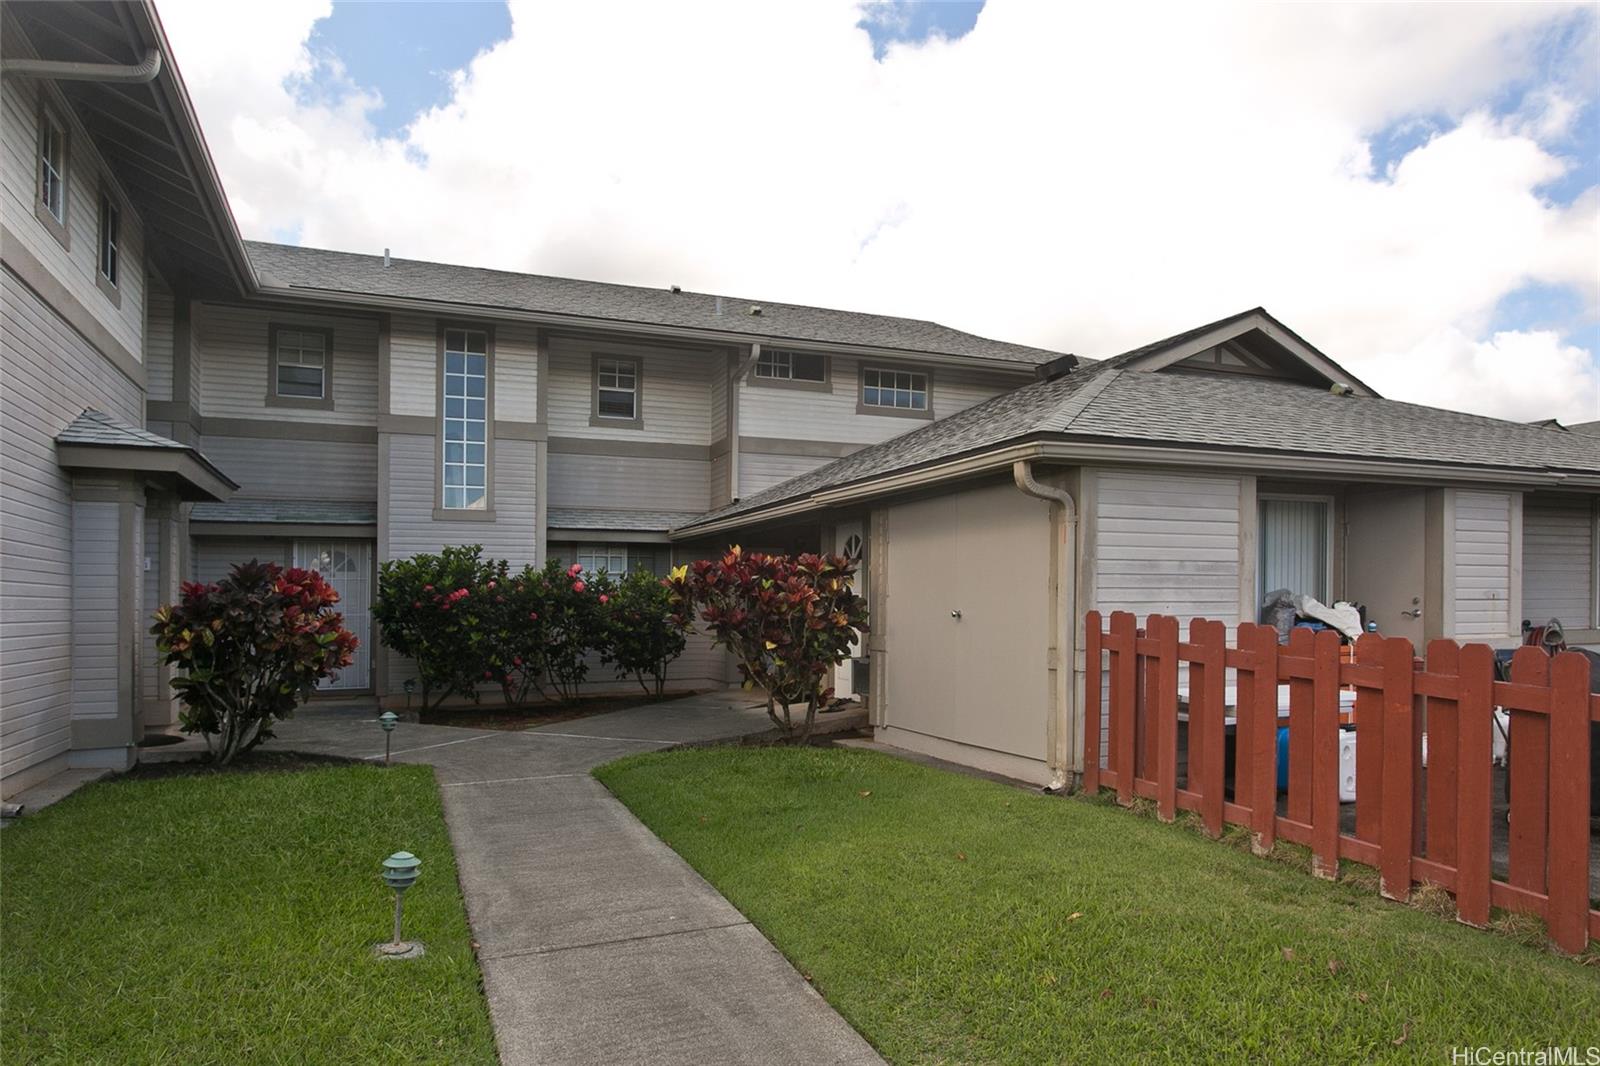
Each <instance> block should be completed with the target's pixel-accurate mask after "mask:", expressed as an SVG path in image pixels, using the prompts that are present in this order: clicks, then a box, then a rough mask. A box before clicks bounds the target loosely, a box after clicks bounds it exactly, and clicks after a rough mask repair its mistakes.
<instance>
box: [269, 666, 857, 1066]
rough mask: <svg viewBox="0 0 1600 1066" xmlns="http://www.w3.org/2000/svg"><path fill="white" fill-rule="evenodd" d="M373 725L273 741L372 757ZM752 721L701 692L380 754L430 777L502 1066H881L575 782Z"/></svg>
mask: <svg viewBox="0 0 1600 1066" xmlns="http://www.w3.org/2000/svg"><path fill="white" fill-rule="evenodd" d="M374 713H375V712H374V711H373V710H372V709H371V708H366V709H341V710H337V711H315V710H302V711H301V712H300V713H299V714H298V715H297V716H296V717H295V718H294V719H293V720H291V721H288V722H285V723H282V725H281V726H279V727H278V730H277V732H278V737H279V739H277V740H275V741H274V742H273V745H274V747H277V748H280V749H285V750H287V749H294V750H297V751H308V752H323V753H327V754H338V755H349V756H358V757H377V758H382V755H383V734H382V733H381V732H380V731H379V730H378V728H377V726H376V725H375V724H374V722H373V715H374ZM768 725H769V723H768V722H767V718H766V713H765V712H764V711H763V710H762V708H761V706H760V705H759V704H758V703H756V702H755V701H753V700H752V699H751V698H750V697H749V696H748V695H745V694H743V693H738V692H718V693H711V694H706V695H701V696H693V697H689V698H687V699H682V700H677V701H674V702H671V703H666V704H658V705H654V706H643V707H637V708H631V709H628V710H623V711H615V712H612V713H609V714H603V715H596V716H594V717H592V718H584V719H580V720H577V721H572V722H561V723H558V724H555V725H551V726H547V727H543V728H540V729H536V730H530V731H528V732H521V733H509V732H493V731H487V730H484V731H479V730H468V729H459V728H453V727H449V726H425V725H416V724H402V725H401V726H400V727H399V728H397V729H396V730H395V733H394V758H395V759H396V760H397V761H403V762H416V763H426V764H430V765H432V766H433V767H434V771H435V773H436V774H437V775H438V779H439V783H440V790H441V792H442V793H443V795H444V808H445V817H446V820H447V821H448V823H449V827H450V836H451V839H452V841H453V842H454V844H455V852H456V863H457V866H458V867H459V869H460V872H461V884H462V888H463V890H464V893H465V896H466V902H467V913H468V916H469V917H470V918H471V921H472V929H473V935H474V937H475V939H476V940H477V942H478V945H479V947H478V953H479V959H480V962H481V964H482V967H483V975H484V983H485V987H486V988H487V991H488V996H489V1008H490V1012H491V1014H492V1016H493V1019H494V1027H495V1035H496V1038H497V1040H498V1042H499V1046H500V1057H501V1061H502V1062H504V1063H506V1064H507V1066H511V1064H522V1063H541V1064H568V1063H572V1064H578V1063H583V1064H588V1063H595V1064H600V1063H685V1064H688V1063H693V1064H697V1066H698V1064H711V1063H772V1064H781V1063H797V1064H798V1063H828V1062H837V1063H877V1062H881V1061H882V1060H881V1059H880V1058H879V1057H878V1056H877V1054H876V1053H875V1052H874V1051H873V1050H872V1048H871V1047H870V1046H869V1045H868V1044H867V1042H866V1041H865V1040H863V1039H862V1038H861V1036H860V1035H859V1034H857V1033H856V1032H855V1030H853V1029H851V1028H850V1026H849V1025H848V1024H846V1023H845V1021H844V1019H842V1018H840V1017H839V1015H838V1014H837V1013H835V1012H834V1010H833V1008H831V1007H829V1006H828V1004H827V1003H826V1002H825V1001H824V1000H823V999H822V997H821V996H819V995H818V994H817V993H816V992H815V991H814V990H813V989H812V988H811V986H810V985H808V984H807V983H806V982H805V981H804V980H803V979H802V978H801V977H800V975H799V974H798V973H796V972H795V970H794V967H792V966H790V965H789V963H788V961H787V960H786V959H784V958H783V956H782V955H780V954H779V953H778V951H777V950H776V949H775V948H774V947H773V946H772V945H771V944H770V943H769V942H768V941H767V939H766V938H765V937H764V936H762V935H761V933H760V932H759V931H758V930H757V929H756V928H755V927H754V926H752V925H751V924H750V923H749V922H748V921H747V920H746V919H745V917H744V916H743V915H742V914H740V913H739V912H738V911H737V910H735V909H734V907H733V906H732V905H731V904H730V903H728V901H727V900H725V899H723V898H722V896H721V895H720V894H719V893H718V892H717V891H716V889H714V888H712V887H711V886H710V885H709V884H707V883H706V881H705V880H704V879H703V878H701V877H700V875H699V874H697V873H695V872H694V870H693V869H691V868H690V867H689V865H688V864H687V863H685V862H684V861H683V860H682V859H680V858H679V857H678V855H677V854H676V853H675V852H673V851H672V849H670V848H668V847H667V846H666V845H665V844H663V843H662V842H661V841H660V840H658V839H657V838H656V837H655V835H654V834H652V833H651V832H650V831H649V830H648V829H646V828H645V827H644V825H643V824H642V823H640V822H639V820H638V819H636V818H634V817H633V815H632V814H630V813H629V812H628V810H627V808H625V807H623V806H622V804H620V803H618V802H617V801H616V800H615V799H614V798H613V797H612V796H611V794H610V793H609V792H607V791H606V790H605V789H604V788H603V787H602V786H601V785H600V783H599V782H597V781H596V780H594V778H592V777H591V776H589V770H590V769H592V768H593V767H595V766H598V765H600V764H601V763H604V762H608V761H610V760H612V759H615V758H618V757H619V756H622V755H627V754H630V753H633V752H640V751H653V750H659V749H661V748H665V747H670V746H672V745H674V744H680V743H691V742H696V741H707V740H716V739H722V738H731V737H738V736H743V735H748V734H751V733H760V732H764V731H765V730H766V728H767V726H768ZM422 858H423V861H424V863H426V861H427V856H423V857H422ZM424 868H426V867H424Z"/></svg>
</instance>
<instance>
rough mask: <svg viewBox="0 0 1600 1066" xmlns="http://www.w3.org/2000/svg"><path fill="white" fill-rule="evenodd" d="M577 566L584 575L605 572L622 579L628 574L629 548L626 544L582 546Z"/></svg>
mask: <svg viewBox="0 0 1600 1066" xmlns="http://www.w3.org/2000/svg"><path fill="white" fill-rule="evenodd" d="M577 555H578V558H577V560H576V562H577V564H578V565H579V566H581V567H583V570H584V573H587V574H597V573H599V572H600V571H602V570H604V571H605V572H606V573H608V574H612V575H614V576H617V577H620V576H622V575H623V574H626V573H627V572H628V546H627V545H626V544H580V545H579V546H578V552H577Z"/></svg>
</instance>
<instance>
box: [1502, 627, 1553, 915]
mask: <svg viewBox="0 0 1600 1066" xmlns="http://www.w3.org/2000/svg"><path fill="white" fill-rule="evenodd" d="M1511 680H1512V682H1513V683H1515V684H1519V685H1537V686H1539V687H1541V688H1542V687H1544V686H1546V685H1548V684H1549V683H1550V657H1549V656H1548V655H1546V654H1545V653H1544V652H1542V651H1540V650H1539V649H1538V648H1518V649H1517V651H1516V654H1514V655H1512V657H1511ZM1506 746H1507V751H1508V754H1507V760H1506V761H1507V766H1506V774H1507V776H1509V777H1510V779H1511V845H1510V852H1511V870H1510V876H1509V877H1508V878H1507V880H1509V881H1510V882H1511V883H1512V884H1513V885H1515V886H1517V887H1518V888H1526V889H1529V890H1531V891H1533V892H1543V891H1544V886H1545V840H1546V838H1547V836H1548V834H1549V831H1550V795H1549V788H1548V785H1549V781H1550V719H1549V718H1547V717H1546V716H1545V715H1542V714H1536V713H1534V712H1532V711H1525V710H1517V709H1516V708H1511V735H1510V737H1509V738H1508V739H1507V742H1506Z"/></svg>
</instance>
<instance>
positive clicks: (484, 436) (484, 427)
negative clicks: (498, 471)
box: [444, 329, 489, 511]
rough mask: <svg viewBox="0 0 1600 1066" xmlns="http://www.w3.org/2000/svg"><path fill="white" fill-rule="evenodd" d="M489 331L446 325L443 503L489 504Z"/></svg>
mask: <svg viewBox="0 0 1600 1066" xmlns="http://www.w3.org/2000/svg"><path fill="white" fill-rule="evenodd" d="M488 353H489V337H488V334H486V333H485V332H484V331H482V330H477V329H447V330H445V331H444V506H445V509H446V510H454V511H460V510H467V511H485V510H488V507H489V492H488V488H487V487H486V486H487V485H488V480H489V453H488V447H489V445H488V439H489V399H488V396H489V354H488Z"/></svg>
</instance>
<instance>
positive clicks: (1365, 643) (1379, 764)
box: [1355, 633, 1383, 844]
mask: <svg viewBox="0 0 1600 1066" xmlns="http://www.w3.org/2000/svg"><path fill="white" fill-rule="evenodd" d="M1355 661H1356V662H1357V663H1358V664H1360V665H1362V666H1372V667H1377V668H1379V669H1382V666H1383V638H1382V637H1380V636H1378V634H1376V633H1363V634H1362V635H1361V637H1360V639H1359V640H1357V641H1356V660H1355ZM1382 814H1383V692H1382V690H1380V689H1373V688H1366V687H1364V686H1357V687H1356V837H1357V838H1358V839H1360V840H1366V841H1369V842H1371V843H1373V844H1376V843H1377V842H1378V835H1379V831H1380V830H1381V828H1382V825H1383V822H1382Z"/></svg>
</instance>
